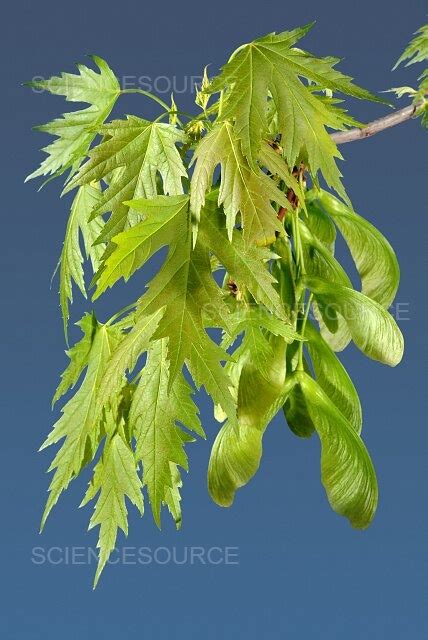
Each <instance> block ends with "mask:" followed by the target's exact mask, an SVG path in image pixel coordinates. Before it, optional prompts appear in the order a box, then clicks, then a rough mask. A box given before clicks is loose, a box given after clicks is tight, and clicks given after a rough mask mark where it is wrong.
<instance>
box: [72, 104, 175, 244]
mask: <svg viewBox="0 0 428 640" xmlns="http://www.w3.org/2000/svg"><path fill="white" fill-rule="evenodd" d="M100 133H101V134H102V135H103V136H104V140H103V141H102V142H101V144H99V145H98V146H97V147H94V148H93V149H92V150H91V152H90V154H89V160H88V161H87V162H86V163H85V164H84V165H83V166H82V167H81V169H80V171H79V173H78V174H77V175H76V176H75V177H74V178H73V180H72V181H71V182H70V183H69V184H68V185H67V187H66V189H65V191H69V190H70V189H73V188H74V187H76V186H78V185H82V184H88V183H89V182H92V181H93V180H102V179H106V178H109V182H108V187H107V189H106V190H105V191H104V192H103V196H102V198H101V200H100V202H99V203H98V205H97V206H96V207H94V208H93V210H92V217H93V218H95V217H96V216H99V215H101V214H104V213H107V212H109V211H111V212H112V215H111V217H110V219H109V220H108V222H107V224H106V226H105V228H104V230H103V233H102V235H101V237H100V238H99V239H98V241H104V240H107V239H110V238H111V237H112V236H114V235H115V234H117V233H118V232H120V231H123V229H124V228H125V227H126V224H127V221H128V218H129V208H128V206H127V205H125V204H123V203H124V202H125V201H128V200H133V199H136V198H148V199H151V198H155V197H156V196H157V195H158V193H159V185H158V183H157V176H158V175H160V177H161V178H162V190H163V193H164V194H165V195H181V194H182V193H183V186H182V178H183V177H186V176H187V173H186V170H185V168H184V165H183V162H182V159H181V156H180V154H179V151H178V149H177V144H178V143H183V142H184V141H185V135H184V133H183V132H182V131H180V130H179V129H177V128H176V127H175V126H173V125H170V124H165V123H161V122H148V121H147V120H142V119H141V118H137V117H135V116H128V117H127V119H126V120H113V122H110V123H108V124H106V125H104V126H103V127H102V128H101V129H100Z"/></svg>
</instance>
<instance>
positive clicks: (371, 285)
mask: <svg viewBox="0 0 428 640" xmlns="http://www.w3.org/2000/svg"><path fill="white" fill-rule="evenodd" d="M318 201H319V202H320V204H321V206H322V207H323V208H324V209H325V211H326V212H327V213H328V215H329V216H331V218H332V219H333V220H334V223H335V224H336V225H337V227H338V229H339V231H340V232H341V234H342V235H343V237H344V239H345V241H346V243H347V245H348V247H349V250H350V252H351V254H352V257H353V259H354V262H355V265H356V267H357V269H358V273H359V274H360V277H361V283H362V292H363V293H364V294H365V295H366V296H368V297H369V298H372V299H373V300H376V302H378V303H379V304H381V305H382V306H383V307H385V308H388V307H389V305H390V304H391V303H392V301H393V300H394V297H395V294H396V293H397V289H398V285H399V282H400V268H399V266H398V262H397V257H396V255H395V253H394V250H393V248H392V247H391V245H390V244H389V242H388V240H386V238H385V237H384V236H383V235H382V234H381V233H380V231H378V230H377V229H376V227H374V226H373V225H372V224H370V222H368V221H367V220H365V219H364V218H362V217H361V216H359V215H358V214H356V213H355V212H354V211H352V210H351V209H349V208H348V207H346V206H345V205H344V204H342V203H341V202H340V201H339V200H338V199H337V198H335V197H334V196H332V195H331V194H329V193H327V192H326V191H323V190H321V191H319V193H318Z"/></svg>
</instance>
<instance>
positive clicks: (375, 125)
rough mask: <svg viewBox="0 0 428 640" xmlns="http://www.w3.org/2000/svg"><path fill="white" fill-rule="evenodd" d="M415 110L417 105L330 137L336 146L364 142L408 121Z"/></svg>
mask: <svg viewBox="0 0 428 640" xmlns="http://www.w3.org/2000/svg"><path fill="white" fill-rule="evenodd" d="M417 109H418V105H414V104H412V105H410V106H408V107H404V109H400V110H399V111H395V112H394V113H391V114H390V115H388V116H384V117H383V118H379V119H378V120H373V122H369V124H368V125H367V126H365V127H363V128H362V129H358V128H357V127H356V128H355V129H348V131H338V132H336V133H332V134H331V137H332V139H333V140H334V141H335V143H336V144H345V142H353V141H354V140H364V138H370V136H374V135H375V134H376V133H379V132H380V131H383V130H384V129H389V127H395V125H397V124H401V123H402V122H406V121H407V120H410V118H412V117H413V116H414V115H415V113H416V110H417Z"/></svg>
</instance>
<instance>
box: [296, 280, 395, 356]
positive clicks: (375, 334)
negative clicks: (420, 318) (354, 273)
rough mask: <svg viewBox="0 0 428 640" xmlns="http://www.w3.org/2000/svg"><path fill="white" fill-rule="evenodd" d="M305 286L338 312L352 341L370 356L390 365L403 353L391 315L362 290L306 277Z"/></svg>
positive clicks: (323, 302) (318, 298)
mask: <svg viewBox="0 0 428 640" xmlns="http://www.w3.org/2000/svg"><path fill="white" fill-rule="evenodd" d="M306 285H307V286H308V287H309V289H311V291H312V292H313V293H314V295H315V297H316V299H317V300H320V301H321V303H322V304H324V305H326V306H327V307H328V308H329V307H332V308H333V309H334V310H335V312H337V313H339V314H340V315H341V316H342V317H343V318H344V320H345V321H346V324H347V326H348V329H349V331H350V333H351V336H352V340H353V341H354V342H355V344H356V346H357V347H358V348H359V349H360V350H361V351H362V352H363V353H364V354H365V355H366V356H368V357H369V358H373V359H374V360H378V361H379V362H383V363H384V364H388V365H390V366H392V367H394V366H395V365H397V364H398V363H399V362H400V360H401V358H402V356H403V349H404V344H403V336H402V334H401V331H400V329H399V328H398V326H397V324H396V322H395V320H394V319H393V318H392V316H391V315H390V314H389V313H388V312H387V311H386V310H385V309H384V308H383V307H382V306H381V305H380V304H379V303H377V302H375V301H374V300H372V299H371V298H368V297H367V296H365V295H364V294H363V293H359V292H358V291H354V290H353V289H350V288H348V287H344V286H343V285H340V284H338V283H329V282H325V281H324V280H321V279H316V278H314V279H308V280H307V281H306Z"/></svg>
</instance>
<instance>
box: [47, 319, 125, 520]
mask: <svg viewBox="0 0 428 640" xmlns="http://www.w3.org/2000/svg"><path fill="white" fill-rule="evenodd" d="M121 338H122V336H121V334H120V332H118V331H117V330H116V329H115V328H114V327H108V326H106V325H101V324H97V327H96V331H95V335H94V338H93V343H92V346H91V350H90V354H89V359H88V368H87V371H86V375H85V378H84V380H83V382H82V384H81V386H80V387H79V389H78V391H77V392H76V393H75V395H74V396H73V397H72V398H71V400H69V401H68V402H67V404H66V405H65V406H64V408H63V409H62V416H61V418H60V419H59V420H58V422H56V424H55V425H54V428H53V430H52V431H51V433H50V434H49V435H48V437H47V438H46V440H45V442H44V443H43V444H42V446H41V449H45V448H46V447H48V446H50V445H52V444H55V443H57V442H59V441H60V440H62V439H63V438H65V440H64V442H63V443H62V445H61V448H60V449H59V451H58V452H57V454H56V456H55V458H54V459H53V461H52V463H51V465H50V467H49V469H48V471H53V470H54V469H55V474H54V476H53V478H52V481H51V484H50V486H49V492H50V493H49V498H48V500H47V503H46V507H45V511H44V513H43V517H42V524H41V528H42V529H43V527H44V525H45V522H46V519H47V517H48V515H49V513H50V511H51V509H52V507H53V506H54V505H55V504H56V502H57V501H58V498H59V496H60V495H61V493H62V492H63V491H64V490H65V489H66V488H67V487H68V485H69V483H70V481H71V480H72V479H73V478H75V477H76V476H77V475H78V473H79V472H80V470H81V469H82V467H83V466H85V464H87V463H88V462H89V461H90V460H92V459H93V457H94V455H95V452H96V450H97V447H98V444H99V442H100V439H101V437H102V433H101V424H102V418H103V414H102V411H101V410H100V403H99V389H100V382H101V380H102V377H103V375H104V374H105V372H106V371H109V369H108V367H107V365H108V363H109V360H110V357H111V354H112V352H113V351H114V349H115V347H116V345H117V344H118V342H119V341H120V340H121Z"/></svg>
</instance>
